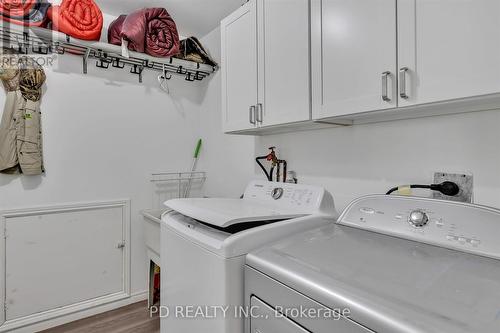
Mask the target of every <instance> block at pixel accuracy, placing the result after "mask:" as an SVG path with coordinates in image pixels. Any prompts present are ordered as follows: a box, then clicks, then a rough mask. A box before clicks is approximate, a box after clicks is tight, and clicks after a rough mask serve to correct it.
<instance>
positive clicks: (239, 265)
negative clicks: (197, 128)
mask: <svg viewBox="0 0 500 333" xmlns="http://www.w3.org/2000/svg"><path fill="white" fill-rule="evenodd" d="M165 204H166V206H168V207H169V208H171V209H172V211H171V212H170V213H167V214H165V215H164V216H163V218H162V225H161V229H162V230H161V264H162V265H161V267H162V276H161V306H162V307H161V316H162V318H161V332H162V333H242V332H243V330H244V317H245V314H246V309H245V308H244V307H243V305H244V281H243V277H244V264H245V255H246V254H247V253H248V252H250V251H252V250H255V249H257V248H259V247H261V246H263V245H265V244H267V243H269V242H272V241H276V240H278V239H280V238H283V237H286V236H289V235H292V234H295V233H301V232H305V231H306V230H308V229H311V228H315V227H318V226H321V225H325V224H329V223H333V222H334V221H335V218H336V217H337V214H336V211H335V208H334V203H333V198H332V196H331V194H330V193H328V192H327V191H325V190H324V189H323V188H321V187H316V186H308V185H297V184H287V183H272V182H267V181H254V182H251V183H250V184H249V185H248V187H247V188H246V190H245V193H244V195H243V198H242V199H211V198H206V199H175V200H170V201H167V202H166V203H165Z"/></svg>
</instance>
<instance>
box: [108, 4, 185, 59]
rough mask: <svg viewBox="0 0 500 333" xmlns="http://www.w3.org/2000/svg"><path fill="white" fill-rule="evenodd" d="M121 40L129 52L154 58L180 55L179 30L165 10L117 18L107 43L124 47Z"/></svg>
mask: <svg viewBox="0 0 500 333" xmlns="http://www.w3.org/2000/svg"><path fill="white" fill-rule="evenodd" d="M122 40H124V41H125V42H126V43H128V46H127V47H128V49H129V50H131V51H136V52H142V53H147V54H149V55H151V56H153V57H170V56H173V55H176V54H178V53H179V44H180V42H179V33H178V32H177V26H176V25H175V22H174V20H173V19H172V17H171V16H170V14H169V13H168V12H167V10H166V9H165V8H145V9H140V10H136V11H135V12H133V13H131V14H129V15H128V16H125V15H121V16H120V17H118V18H117V19H116V20H115V21H114V22H113V23H111V25H110V27H109V29H108V42H109V43H110V44H114V45H121V44H122Z"/></svg>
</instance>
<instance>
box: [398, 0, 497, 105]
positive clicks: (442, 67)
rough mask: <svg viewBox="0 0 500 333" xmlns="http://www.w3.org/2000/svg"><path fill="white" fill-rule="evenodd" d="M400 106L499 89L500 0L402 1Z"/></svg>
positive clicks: (399, 8)
mask: <svg viewBox="0 0 500 333" xmlns="http://www.w3.org/2000/svg"><path fill="white" fill-rule="evenodd" d="M398 45H399V68H400V70H401V74H400V75H401V78H400V81H399V85H400V93H401V97H400V106H408V105H414V104H423V103H431V102H437V101H444V100H451V99H458V98H465V97H471V96H479V95H485V94H492V93H498V92H500V1H498V0H473V1H442V0H398Z"/></svg>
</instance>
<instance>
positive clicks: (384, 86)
mask: <svg viewBox="0 0 500 333" xmlns="http://www.w3.org/2000/svg"><path fill="white" fill-rule="evenodd" d="M389 75H391V72H389V71H387V72H383V73H382V100H383V101H384V102H390V101H391V99H390V98H389V95H388V92H387V91H388V84H389V83H388V81H389V80H388V78H389Z"/></svg>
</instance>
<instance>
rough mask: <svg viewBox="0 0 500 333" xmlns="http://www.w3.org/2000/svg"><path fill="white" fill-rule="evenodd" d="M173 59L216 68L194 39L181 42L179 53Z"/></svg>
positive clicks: (190, 38)
mask: <svg viewBox="0 0 500 333" xmlns="http://www.w3.org/2000/svg"><path fill="white" fill-rule="evenodd" d="M175 57H176V58H178V59H183V60H188V61H193V62H197V63H200V64H207V65H210V66H214V67H217V66H218V65H217V63H216V62H215V61H214V60H213V59H212V58H211V57H210V55H209V54H208V52H207V51H206V50H205V48H204V47H203V45H201V43H200V41H199V40H198V38H196V37H189V38H186V39H183V40H181V46H180V52H179V54H178V55H176V56H175Z"/></svg>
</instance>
